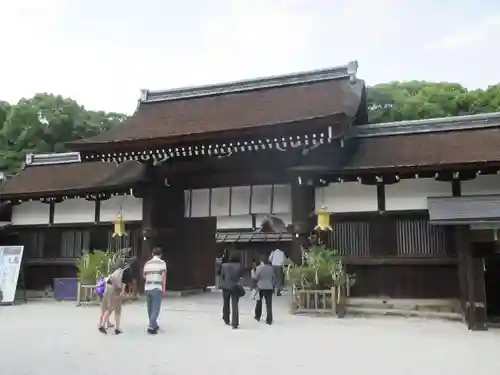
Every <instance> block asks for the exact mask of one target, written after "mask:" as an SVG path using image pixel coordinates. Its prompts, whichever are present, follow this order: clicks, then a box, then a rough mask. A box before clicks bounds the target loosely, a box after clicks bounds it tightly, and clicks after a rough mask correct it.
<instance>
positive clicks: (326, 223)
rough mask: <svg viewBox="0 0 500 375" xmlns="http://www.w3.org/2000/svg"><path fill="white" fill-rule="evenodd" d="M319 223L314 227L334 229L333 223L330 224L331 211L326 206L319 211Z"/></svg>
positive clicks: (320, 229) (315, 228)
mask: <svg viewBox="0 0 500 375" xmlns="http://www.w3.org/2000/svg"><path fill="white" fill-rule="evenodd" d="M317 215H318V224H317V225H316V227H314V230H316V231H317V230H319V231H322V230H332V225H331V224H330V212H328V211H327V210H326V207H324V206H323V207H321V209H320V210H319V211H318V213H317Z"/></svg>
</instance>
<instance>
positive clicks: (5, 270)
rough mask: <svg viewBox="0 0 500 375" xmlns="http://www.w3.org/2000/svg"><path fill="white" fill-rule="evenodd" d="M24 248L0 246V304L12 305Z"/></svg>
mask: <svg viewBox="0 0 500 375" xmlns="http://www.w3.org/2000/svg"><path fill="white" fill-rule="evenodd" d="M23 250H24V246H0V290H1V293H0V294H1V295H2V301H0V302H1V303H2V304H5V303H14V299H15V297H16V289H17V281H18V279H19V271H20V270H21V260H22V259H23Z"/></svg>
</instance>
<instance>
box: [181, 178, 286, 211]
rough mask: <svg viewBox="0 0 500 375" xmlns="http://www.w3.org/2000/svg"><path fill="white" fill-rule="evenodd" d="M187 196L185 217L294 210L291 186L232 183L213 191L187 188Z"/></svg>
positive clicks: (185, 197)
mask: <svg viewBox="0 0 500 375" xmlns="http://www.w3.org/2000/svg"><path fill="white" fill-rule="evenodd" d="M250 197H251V199H250ZM184 199H185V212H184V216H185V217H189V216H191V217H206V216H209V215H210V216H233V215H236V216H238V215H247V214H249V213H252V214H270V213H273V214H282V213H290V212H291V188H290V185H274V187H273V186H272V185H254V186H232V187H220V188H213V189H211V190H210V189H196V190H191V191H189V190H186V191H184ZM271 206H272V207H271Z"/></svg>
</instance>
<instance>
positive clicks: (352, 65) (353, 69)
mask: <svg viewBox="0 0 500 375" xmlns="http://www.w3.org/2000/svg"><path fill="white" fill-rule="evenodd" d="M358 66H359V64H358V61H357V60H354V61H350V62H349V63H348V64H347V74H348V75H349V80H350V82H351V83H353V84H354V83H356V74H357V73H358Z"/></svg>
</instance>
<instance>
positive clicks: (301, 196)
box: [290, 182, 315, 263]
mask: <svg viewBox="0 0 500 375" xmlns="http://www.w3.org/2000/svg"><path fill="white" fill-rule="evenodd" d="M314 192H315V188H314V186H313V185H304V184H298V183H297V182H294V183H292V225H293V230H294V238H293V241H292V253H291V254H290V259H291V260H292V261H293V262H295V263H300V261H301V257H302V245H303V244H305V243H307V242H308V237H309V234H310V233H311V230H312V229H313V228H314V222H313V221H314V218H315V216H314V208H315V207H314V205H315V197H314Z"/></svg>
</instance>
